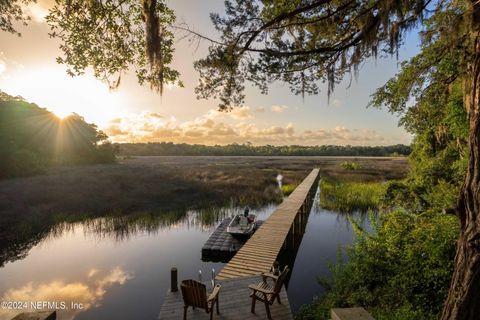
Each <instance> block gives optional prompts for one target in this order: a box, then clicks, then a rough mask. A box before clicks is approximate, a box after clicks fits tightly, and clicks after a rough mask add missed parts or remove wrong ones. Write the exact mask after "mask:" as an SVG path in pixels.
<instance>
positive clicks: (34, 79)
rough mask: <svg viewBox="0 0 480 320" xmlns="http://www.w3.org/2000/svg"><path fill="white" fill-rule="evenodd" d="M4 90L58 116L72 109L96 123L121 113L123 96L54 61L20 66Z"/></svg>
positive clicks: (106, 121) (63, 116) (60, 116)
mask: <svg viewBox="0 0 480 320" xmlns="http://www.w3.org/2000/svg"><path fill="white" fill-rule="evenodd" d="M4 90H5V91H6V92H8V93H9V94H15V95H17V94H18V95H21V96H22V97H24V98H25V99H26V100H27V101H29V102H33V103H36V104H37V105H39V106H40V107H42V108H46V109H47V110H48V111H51V112H53V113H54V114H55V115H56V116H57V117H58V118H60V119H64V118H65V117H68V116H69V115H71V114H72V113H76V114H78V115H80V116H82V117H84V118H85V120H86V121H87V122H92V123H95V124H96V125H98V126H99V127H102V126H105V125H106V124H107V123H108V122H109V121H110V120H111V119H113V118H116V117H120V116H123V115H124V112H123V111H124V110H125V101H126V100H127V99H125V97H124V96H123V94H121V93H119V92H117V91H113V92H112V91H110V90H109V89H108V86H107V85H106V84H104V83H102V82H101V81H99V80H97V79H95V77H93V76H92V75H90V74H85V75H82V76H79V77H74V78H72V77H70V76H68V75H67V74H66V73H65V69H64V68H62V66H58V65H48V66H43V67H38V68H35V69H28V70H26V69H22V70H20V71H18V72H16V73H15V74H14V75H12V76H11V78H10V79H9V81H8V83H5V88H4Z"/></svg>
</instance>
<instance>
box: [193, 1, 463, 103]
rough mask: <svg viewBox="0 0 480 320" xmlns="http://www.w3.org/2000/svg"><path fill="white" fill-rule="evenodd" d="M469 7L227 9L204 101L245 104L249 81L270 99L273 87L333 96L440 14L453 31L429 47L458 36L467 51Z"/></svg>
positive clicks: (205, 66) (256, 5)
mask: <svg viewBox="0 0 480 320" xmlns="http://www.w3.org/2000/svg"><path fill="white" fill-rule="evenodd" d="M465 3H466V2H465ZM465 3H464V2H463V1H455V2H452V1H438V2H433V1H428V0H426V1H423V0H402V1H393V0H392V1H390V0H383V1H352V0H340V1H337V0H335V1H333V0H329V1H328V0H317V1H306V0H296V1H255V0H249V1H240V0H237V1H233V0H232V1H226V15H225V16H220V15H212V21H213V23H214V25H215V27H216V28H217V30H218V31H219V32H220V33H221V41H220V42H217V43H212V45H211V47H210V50H209V55H208V56H207V57H206V58H204V59H202V60H200V61H197V62H196V67H197V69H198V70H199V71H200V76H201V79H202V81H201V83H200V85H199V86H198V87H197V93H198V95H199V97H202V98H208V97H217V98H219V99H220V101H221V105H220V106H221V108H224V109H228V108H230V107H232V106H235V105H238V104H240V103H242V102H243V98H244V96H243V90H244V87H245V85H244V83H245V81H251V82H252V83H253V84H255V85H256V86H258V87H259V88H260V89H261V90H262V92H264V93H266V92H267V91H268V85H269V84H270V83H271V82H273V81H282V82H286V83H287V84H289V85H290V87H291V89H292V91H293V92H294V93H297V94H316V93H318V91H319V86H318V85H319V83H321V82H327V83H328V93H330V92H331V91H332V90H333V88H334V85H335V83H336V82H338V81H339V80H340V79H342V78H343V77H344V76H345V75H346V74H352V73H353V74H355V73H356V71H357V68H358V66H359V65H360V63H361V62H362V61H364V60H365V59H366V58H369V57H377V56H379V55H380V56H382V55H388V54H394V53H395V52H397V50H398V47H399V45H400V44H401V43H402V39H403V36H404V35H405V33H406V32H407V31H408V30H411V29H413V28H415V27H416V26H417V25H418V24H419V23H423V24H424V25H427V26H428V24H429V23H430V22H429V21H430V20H429V19H427V18H430V17H431V16H432V13H433V15H434V16H435V15H437V16H438V15H441V16H442V17H443V20H442V21H443V22H446V21H447V20H449V22H450V23H449V24H446V23H445V24H443V25H442V26H441V27H442V28H435V27H436V26H433V27H432V28H430V29H429V30H428V31H429V33H428V36H427V37H426V39H425V41H431V40H434V39H436V38H437V37H439V36H440V35H443V34H446V33H450V34H452V35H455V36H453V37H451V39H449V44H448V45H449V46H456V45H459V46H463V45H466V43H465V42H462V41H464V40H465V39H462V32H463V34H464V33H465V32H466V30H461V29H462V28H465V26H466V25H467V24H468V23H469V22H466V20H468V19H463V18H464V14H465V13H466V11H468V10H469V9H468V7H467V6H465ZM453 29H455V30H453ZM453 31H455V32H453ZM443 51H446V49H445V50H443ZM462 56H465V55H462Z"/></svg>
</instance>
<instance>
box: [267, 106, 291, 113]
mask: <svg viewBox="0 0 480 320" xmlns="http://www.w3.org/2000/svg"><path fill="white" fill-rule="evenodd" d="M287 109H288V106H285V105H275V106H271V107H270V110H272V111H273V112H277V113H282V112H284V111H285V110H287Z"/></svg>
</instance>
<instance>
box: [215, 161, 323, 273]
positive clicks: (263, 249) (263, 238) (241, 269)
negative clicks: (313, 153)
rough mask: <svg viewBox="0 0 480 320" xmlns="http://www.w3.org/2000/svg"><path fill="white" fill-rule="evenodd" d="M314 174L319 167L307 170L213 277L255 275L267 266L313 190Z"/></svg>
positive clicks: (265, 269)
mask: <svg viewBox="0 0 480 320" xmlns="http://www.w3.org/2000/svg"><path fill="white" fill-rule="evenodd" d="M318 174H319V169H313V170H312V172H310V174H309V175H308V176H307V177H306V178H305V179H304V180H303V181H302V183H301V184H300V185H299V186H298V187H297V188H296V189H295V190H294V191H293V192H292V193H291V194H290V196H289V197H288V198H287V199H285V200H284V201H283V202H282V203H281V204H280V205H279V206H278V207H277V209H276V210H275V211H274V212H273V213H272V215H271V216H270V217H269V218H268V219H267V220H266V221H265V222H264V223H263V225H262V226H261V227H260V228H259V229H258V230H257V231H256V232H255V233H254V234H253V236H252V237H251V238H250V239H249V240H248V241H247V243H245V244H244V245H243V246H242V248H241V249H240V250H239V251H238V252H237V254H235V256H234V257H233V258H232V259H231V260H230V262H229V263H227V265H225V267H224V268H223V270H222V271H220V273H219V274H218V275H217V277H216V279H217V280H224V279H233V278H238V277H245V276H252V275H256V274H257V275H258V274H260V273H262V272H268V271H269V270H270V268H271V267H272V265H273V263H274V262H275V260H276V259H277V256H278V254H279V252H280V250H281V249H282V247H283V245H284V243H285V240H287V236H288V234H289V232H290V230H291V229H292V228H293V229H294V228H295V225H296V224H295V221H296V219H297V214H298V212H299V211H300V210H302V209H303V208H305V207H307V206H306V203H307V202H309V200H310V199H311V198H312V197H313V195H314V193H315V191H316V189H317V188H316V183H318ZM306 200H307V201H306ZM293 231H295V230H293Z"/></svg>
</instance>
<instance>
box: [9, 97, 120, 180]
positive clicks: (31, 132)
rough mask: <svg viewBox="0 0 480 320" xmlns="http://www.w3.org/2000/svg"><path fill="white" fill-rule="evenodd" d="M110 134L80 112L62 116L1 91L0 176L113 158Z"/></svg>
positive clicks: (105, 160) (17, 174)
mask: <svg viewBox="0 0 480 320" xmlns="http://www.w3.org/2000/svg"><path fill="white" fill-rule="evenodd" d="M107 138H108V137H107V136H106V135H105V133H103V132H102V131H99V130H98V129H97V127H96V126H95V125H94V124H90V123H87V122H85V120H84V119H83V118H82V117H81V116H79V115H77V114H73V115H71V116H69V117H67V118H64V119H62V120H60V119H58V118H57V117H56V116H55V115H53V114H52V113H51V112H49V111H47V110H45V109H42V108H40V107H38V106H37V105H35V104H33V103H28V102H26V101H24V100H23V99H22V98H21V97H11V96H9V95H7V94H5V93H3V92H1V94H0V157H1V159H2V161H1V163H0V178H7V177H14V176H24V175H31V174H36V173H40V172H42V171H43V170H44V169H45V168H46V167H48V166H50V165H53V164H81V163H97V162H112V161H114V155H115V154H114V152H115V148H114V146H113V145H111V144H110V143H109V142H108V140H107Z"/></svg>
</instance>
